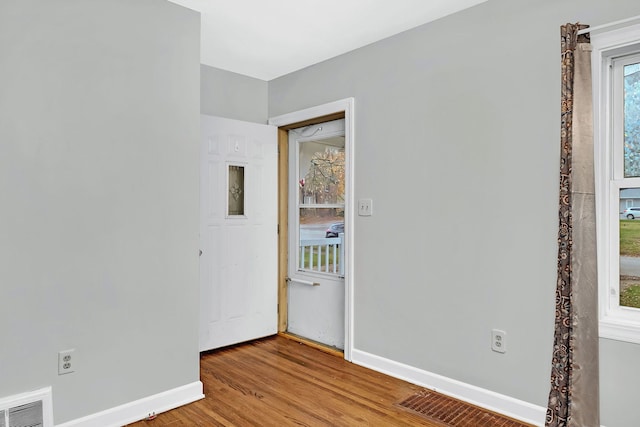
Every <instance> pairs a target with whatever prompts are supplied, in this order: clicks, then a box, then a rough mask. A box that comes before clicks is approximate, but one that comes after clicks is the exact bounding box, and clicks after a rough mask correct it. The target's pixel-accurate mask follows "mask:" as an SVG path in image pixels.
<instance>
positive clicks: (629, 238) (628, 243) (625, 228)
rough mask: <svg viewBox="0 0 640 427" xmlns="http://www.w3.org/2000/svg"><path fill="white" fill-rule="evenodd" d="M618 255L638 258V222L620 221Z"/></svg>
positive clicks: (639, 247) (639, 237)
mask: <svg viewBox="0 0 640 427" xmlns="http://www.w3.org/2000/svg"><path fill="white" fill-rule="evenodd" d="M620 255H622V256H636V257H640V220H629V219H623V220H621V221H620Z"/></svg>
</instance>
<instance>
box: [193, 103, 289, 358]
mask: <svg viewBox="0 0 640 427" xmlns="http://www.w3.org/2000/svg"><path fill="white" fill-rule="evenodd" d="M201 133H202V143H201V155H200V158H201V167H200V242H201V250H202V253H201V257H200V299H201V303H200V351H205V350H210V349H213V348H218V347H223V346H227V345H231V344H236V343H239V342H243V341H248V340H252V339H255V338H260V337H264V336H268V335H273V334H275V333H277V322H278V311H277V310H278V308H277V301H278V299H277V292H278V291H277V288H278V286H277V280H278V278H277V261H278V260H277V256H278V243H277V200H278V194H277V187H278V181H277V180H278V178H277V128H276V127H275V126H267V125H260V124H255V123H247V122H241V121H237V120H230V119H223V118H219V117H213V116H206V115H202V117H201Z"/></svg>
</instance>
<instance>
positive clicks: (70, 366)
mask: <svg viewBox="0 0 640 427" xmlns="http://www.w3.org/2000/svg"><path fill="white" fill-rule="evenodd" d="M75 370H76V354H75V349H71V350H64V351H61V352H59V353H58V375H63V374H70V373H71V372H75Z"/></svg>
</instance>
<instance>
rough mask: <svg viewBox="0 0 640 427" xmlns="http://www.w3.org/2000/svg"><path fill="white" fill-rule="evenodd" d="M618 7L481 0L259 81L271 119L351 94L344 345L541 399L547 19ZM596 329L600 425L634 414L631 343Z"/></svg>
mask: <svg viewBox="0 0 640 427" xmlns="http://www.w3.org/2000/svg"><path fill="white" fill-rule="evenodd" d="M634 15H640V3H638V2H637V1H636V0H615V1H607V2H603V1H600V0H580V1H578V0H565V1H561V2H558V1H555V0H536V1H513V0H490V1H489V2H487V3H484V4H482V5H479V6H477V7H475V8H473V9H470V10H467V11H464V12H461V13H458V14H455V15H452V16H450V17H448V18H444V19H442V20H439V21H437V22H434V23H431V24H427V25H425V26H422V27H419V28H417V29H414V30H411V31H409V32H406V33H404V34H401V35H398V36H395V37H393V38H390V39H387V40H384V41H381V42H379V43H376V44H373V45H370V46H368V47H365V48H362V49H359V50H356V51H354V52H351V53H348V54H346V55H343V56H340V57H338V58H334V59H332V60H329V61H326V62H324V63H321V64H318V65H315V66H312V67H309V68H307V69H304V70H301V71H299V72H295V73H292V74H290V75H287V76H284V77H281V78H279V79H276V80H273V81H271V82H269V115H270V116H272V117H273V116H277V115H280V114H284V113H287V112H291V111H295V110H299V109H302V108H306V107H310V106H314V105H318V104H322V103H325V102H329V101H334V100H337V99H341V98H346V97H350V96H354V97H355V99H356V107H355V111H356V115H355V123H356V129H355V131H356V146H355V151H356V154H355V167H356V170H355V173H356V180H355V196H356V199H357V198H364V197H366V198H372V199H373V201H374V205H375V210H374V215H373V216H372V217H356V223H355V245H356V247H355V301H356V302H355V347H356V348H358V349H360V350H364V351H367V352H371V353H374V354H377V355H380V356H382V357H386V358H389V359H392V360H396V361H399V362H402V363H406V364H409V365H412V366H416V367H418V368H421V369H425V370H427V371H431V372H435V373H438V374H441V375H444V376H446V377H450V378H454V379H457V380H460V381H463V382H465V383H469V384H473V385H476V386H479V387H483V388H486V389H489V390H493V391H495V392H498V393H503V394H506V395H509V396H512V397H515V398H518V399H522V400H524V401H527V402H531V403H534V404H537V405H540V406H546V400H547V395H548V390H549V386H548V384H549V372H550V362H551V361H550V358H551V344H552V338H553V319H554V290H555V280H556V252H557V244H556V234H557V209H558V201H557V196H558V168H559V152H560V147H559V127H560V116H559V112H560V108H559V99H560V42H559V33H560V30H559V27H560V25H561V24H563V23H566V22H577V21H580V22H585V23H589V24H592V25H599V24H603V23H606V22H610V21H614V20H618V19H622V18H625V17H629V16H634ZM381 171H382V172H383V173H380V172H381ZM392 248H393V249H392ZM492 328H500V329H504V330H505V331H506V332H507V334H508V349H509V350H508V352H507V353H506V354H498V353H494V352H492V351H491V349H490V330H491V329H492ZM601 341H602V349H601V353H602V373H603V375H602V393H601V395H602V413H603V416H602V422H603V424H605V425H607V427H628V426H632V425H640V413H638V411H637V410H636V408H635V406H636V405H634V404H633V403H632V402H631V400H632V399H633V397H634V396H637V390H638V384H640V370H638V369H637V361H638V360H640V346H638V345H634V344H626V343H619V342H614V341H608V340H601ZM619 397H621V398H619Z"/></svg>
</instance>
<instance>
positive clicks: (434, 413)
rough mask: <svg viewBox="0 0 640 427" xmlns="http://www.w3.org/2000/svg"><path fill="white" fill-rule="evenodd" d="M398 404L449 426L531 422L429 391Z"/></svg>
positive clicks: (513, 426) (508, 426)
mask: <svg viewBox="0 0 640 427" xmlns="http://www.w3.org/2000/svg"><path fill="white" fill-rule="evenodd" d="M398 406H400V407H402V408H405V409H408V410H410V411H412V412H415V413H416V414H418V415H421V416H422V417H424V418H426V419H429V420H431V421H435V422H437V423H438V424H441V425H443V426H447V427H530V426H529V424H524V423H521V422H519V421H516V420H512V419H511V418H507V417H504V416H502V415H499V414H496V413H492V412H489V411H487V410H485V409H482V408H479V407H477V406H473V405H470V404H469V403H466V402H463V401H461V400H457V399H453V398H451V397H448V396H444V395H442V394H439V393H434V392H429V391H422V392H420V393H417V394H414V395H413V396H410V397H408V398H407V399H405V400H403V401H402V402H400V403H398Z"/></svg>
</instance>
